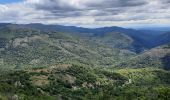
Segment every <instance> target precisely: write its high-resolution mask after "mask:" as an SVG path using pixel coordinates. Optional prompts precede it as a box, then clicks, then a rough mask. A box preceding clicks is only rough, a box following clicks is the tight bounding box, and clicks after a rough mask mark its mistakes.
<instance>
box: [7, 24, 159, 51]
mask: <svg viewBox="0 0 170 100" xmlns="http://www.w3.org/2000/svg"><path fill="white" fill-rule="evenodd" d="M7 26H13V27H20V28H31V29H38V30H42V31H47V32H48V31H57V32H64V33H68V34H72V35H77V36H81V37H95V36H98V35H103V34H107V33H117V32H118V33H122V34H124V35H127V36H129V37H130V38H132V39H133V40H134V42H133V46H134V48H135V51H136V52H137V53H139V52H142V51H144V50H145V49H150V48H153V47H156V46H159V43H157V44H155V41H156V40H155V38H156V37H158V36H157V35H158V33H159V32H157V31H149V32H148V31H144V30H135V29H126V28H121V27H116V26H113V27H103V28H93V29H89V28H82V27H75V26H61V25H43V24H24V25H23V24H19V25H18V24H7Z"/></svg>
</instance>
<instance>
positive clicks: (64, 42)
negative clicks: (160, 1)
mask: <svg viewBox="0 0 170 100" xmlns="http://www.w3.org/2000/svg"><path fill="white" fill-rule="evenodd" d="M169 70H170V32H169V31H159V30H158V31H157V30H144V29H127V28H122V27H116V26H113V27H103V28H82V27H75V26H61V25H43V24H10V23H1V24H0V100H105V99H106V98H107V99H108V100H168V99H169V98H170V79H169V76H170V72H169Z"/></svg>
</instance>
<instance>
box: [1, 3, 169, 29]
mask: <svg viewBox="0 0 170 100" xmlns="http://www.w3.org/2000/svg"><path fill="white" fill-rule="evenodd" d="M169 3H170V2H169V1H168V0H136V1H135V0H126V1H125V0H25V1H23V2H19V3H12V4H0V22H12V23H43V24H63V25H79V26H112V25H114V26H127V25H145V24H150V25H152V24H170V21H169V20H170V7H169V6H168V5H169Z"/></svg>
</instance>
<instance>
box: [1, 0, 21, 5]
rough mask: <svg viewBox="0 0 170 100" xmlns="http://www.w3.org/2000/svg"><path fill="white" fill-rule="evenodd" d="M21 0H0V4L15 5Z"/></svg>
mask: <svg viewBox="0 0 170 100" xmlns="http://www.w3.org/2000/svg"><path fill="white" fill-rule="evenodd" d="M20 1H22V0H0V4H9V3H16V2H20Z"/></svg>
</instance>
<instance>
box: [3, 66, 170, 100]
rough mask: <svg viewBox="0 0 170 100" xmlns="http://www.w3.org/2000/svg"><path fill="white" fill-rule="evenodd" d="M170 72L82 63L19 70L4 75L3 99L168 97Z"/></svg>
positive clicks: (147, 99) (122, 99)
mask: <svg viewBox="0 0 170 100" xmlns="http://www.w3.org/2000/svg"><path fill="white" fill-rule="evenodd" d="M169 76H170V72H168V71H164V70H161V69H151V68H144V69H120V70H114V71H109V70H107V69H99V68H92V67H87V66H80V65H72V66H69V65H60V66H55V67H53V68H52V67H51V68H41V69H38V68H36V69H31V70H27V71H23V70H16V71H13V72H8V73H6V74H1V77H0V80H1V83H0V93H1V96H0V97H1V98H2V100H5V99H10V98H18V99H19V100H25V99H26V100H31V99H33V100H35V99H38V100H46V99H47V100H56V99H64V100H69V99H73V100H91V99H94V100H104V99H105V98H107V99H109V100H129V99H130V100H136V99H139V100H145V99H146V100H151V99H153V100H157V99H161V100H168V98H169V97H170V86H169V84H170V79H169Z"/></svg>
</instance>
